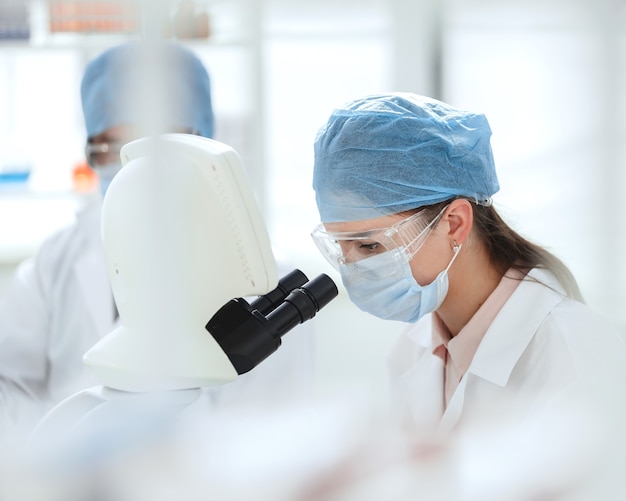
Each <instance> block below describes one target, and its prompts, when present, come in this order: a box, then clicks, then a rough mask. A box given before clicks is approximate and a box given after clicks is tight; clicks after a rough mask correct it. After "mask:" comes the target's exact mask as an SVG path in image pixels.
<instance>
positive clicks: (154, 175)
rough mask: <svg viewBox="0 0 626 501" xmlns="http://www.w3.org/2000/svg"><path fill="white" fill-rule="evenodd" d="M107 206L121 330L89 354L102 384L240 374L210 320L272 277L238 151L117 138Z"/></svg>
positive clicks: (148, 386)
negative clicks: (117, 167) (119, 144)
mask: <svg viewBox="0 0 626 501" xmlns="http://www.w3.org/2000/svg"><path fill="white" fill-rule="evenodd" d="M121 158H122V164H123V165H124V167H123V168H122V170H121V171H120V172H119V173H118V174H117V175H116V176H115V178H114V179H113V182H112V183H111V185H110V187H109V188H108V190H107V194H106V197H105V200H104V205H103V209H102V238H103V241H104V246H105V252H106V260H107V268H108V276H109V280H110V282H111V287H112V289H113V296H114V298H115V303H116V305H117V308H118V311H119V315H120V319H121V324H122V325H121V326H120V327H118V328H117V329H116V330H115V331H113V332H112V333H111V334H109V335H108V336H107V337H105V338H104V339H102V340H101V341H100V342H99V343H97V344H96V345H95V346H94V347H93V348H92V349H91V350H89V351H88V352H87V353H86V354H85V357H84V361H85V363H86V364H87V365H88V366H90V367H91V368H92V369H93V370H94V372H95V374H96V376H97V378H98V379H99V380H100V381H101V382H102V384H104V385H105V386H109V387H112V388H116V389H120V390H126V391H152V390H179V389H184V388H196V387H201V386H207V385H213V384H219V383H224V382H227V381H231V380H233V379H235V378H236V376H237V372H236V371H235V369H234V368H233V366H232V364H231V363H230V361H229V359H228V357H227V356H226V354H225V353H224V352H223V351H222V350H221V349H220V347H219V345H218V344H217V342H216V341H215V339H214V338H213V337H212V336H211V335H210V334H209V333H208V332H207V330H206V329H205V325H206V323H207V321H208V320H209V319H210V318H211V317H212V316H213V315H214V314H215V313H216V312H217V310H218V309H219V308H220V307H221V306H222V305H224V304H225V303H226V302H227V301H229V300H230V299H232V298H234V297H237V296H251V295H257V294H264V293H266V292H268V291H269V290H270V289H273V288H274V287H276V285H277V283H278V277H277V271H276V263H275V260H274V256H273V254H272V250H271V246H270V240H269V237H268V235H267V231H266V228H265V224H264V222H263V220H262V218H261V216H260V213H259V210H258V209H257V205H256V202H255V199H254V196H253V194H252V191H251V189H250V187H249V185H248V182H247V180H246V177H245V175H244V172H243V168H242V165H241V162H240V160H239V157H238V156H237V154H236V153H235V152H234V150H232V149H231V148H229V147H228V146H226V145H224V144H222V143H220V142H218V141H214V140H211V139H207V138H203V137H199V136H191V135H185V134H169V135H164V136H160V137H157V138H144V139H141V140H138V141H135V142H132V143H129V144H127V145H125V146H124V148H123V149H122V152H121Z"/></svg>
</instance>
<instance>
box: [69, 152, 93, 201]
mask: <svg viewBox="0 0 626 501" xmlns="http://www.w3.org/2000/svg"><path fill="white" fill-rule="evenodd" d="M97 185H98V175H97V174H96V173H95V172H94V171H93V170H92V169H91V167H89V165H88V164H87V162H85V161H84V160H83V161H82V162H79V163H77V164H76V165H75V166H74V168H73V169H72V187H73V189H74V191H77V192H80V193H89V192H91V191H93V190H95V189H96V186H97Z"/></svg>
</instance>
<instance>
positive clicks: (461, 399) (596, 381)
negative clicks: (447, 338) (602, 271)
mask: <svg viewBox="0 0 626 501" xmlns="http://www.w3.org/2000/svg"><path fill="white" fill-rule="evenodd" d="M538 281H539V282H542V283H544V284H547V285H549V286H550V287H552V288H550V287H546V286H545V285H543V284H542V283H538ZM555 289H556V290H555ZM559 290H561V287H560V286H559V285H558V283H557V282H556V280H555V278H554V277H553V276H552V275H551V274H550V273H548V272H546V271H544V270H539V269H534V270H532V271H531V272H530V273H529V277H528V278H527V279H525V280H524V281H522V282H521V283H520V285H519V286H518V288H517V289H516V290H515V292H514V293H513V295H512V296H511V297H510V298H509V300H508V301H507V302H506V303H505V305H504V306H503V308H502V309H501V311H500V312H499V313H498V315H497V316H496V318H495V319H494V321H493V323H492V324H491V326H490V327H489V329H488V330H487V333H486V334H485V336H484V338H483V340H482V341H481V343H480V345H479V347H478V350H477V351H476V354H475V355H474V358H473V360H472V362H471V365H470V367H469V369H468V371H467V373H466V374H465V375H464V376H463V378H462V379H461V381H460V384H459V386H458V388H457V389H456V391H455V393H454V395H453V396H452V398H451V400H450V402H449V404H448V406H447V407H446V408H445V410H444V391H443V384H444V381H443V362H442V360H441V359H440V358H439V357H437V356H435V355H433V353H432V346H431V322H432V319H431V318H430V315H428V316H426V317H425V318H423V319H421V320H420V321H419V322H418V323H417V324H415V325H414V326H412V327H411V328H410V329H408V330H407V331H406V332H405V333H403V334H402V335H401V337H400V338H399V340H398V342H397V344H396V345H395V346H394V348H393V350H392V353H391V354H390V357H389V369H390V374H391V381H392V388H393V394H394V398H395V403H396V404H397V405H398V409H399V411H400V412H401V413H403V418H405V419H406V418H408V420H409V423H411V424H413V425H415V426H416V427H417V428H418V429H419V430H420V431H423V432H429V431H432V430H438V431H439V432H449V431H451V430H453V429H454V428H456V427H457V425H460V423H461V422H462V421H463V419H462V418H464V417H465V416H480V418H481V419H484V418H486V419H489V418H491V419H495V420H497V419H498V415H497V413H498V412H500V411H504V410H506V411H507V412H508V413H509V415H517V416H519V415H521V414H523V413H528V412H532V411H533V410H534V411H538V409H540V408H541V407H542V406H545V405H553V404H554V403H555V402H557V401H559V399H569V398H572V397H575V398H576V399H578V398H581V399H586V400H580V401H579V402H576V403H581V405H583V407H584V406H585V405H587V404H591V405H592V406H595V405H596V404H597V405H599V406H602V405H606V406H607V407H606V408H605V409H599V408H598V409H597V410H598V412H599V413H601V414H602V413H604V412H611V413H612V412H613V410H614V409H615V410H617V411H619V412H623V410H624V407H625V404H624V400H625V398H626V397H625V393H624V390H623V389H624V387H625V386H626V376H625V369H626V348H625V346H624V343H623V341H622V339H621V335H620V333H619V332H618V331H616V330H615V329H614V328H613V327H611V326H610V325H609V324H608V323H607V322H606V321H604V320H603V319H602V318H601V317H600V316H598V315H597V314H596V313H594V312H593V311H592V310H591V309H590V308H588V307H587V306H585V305H584V304H582V303H579V302H577V301H574V300H572V299H569V298H566V297H565V296H564V295H563V294H562V293H561V292H557V291H559ZM572 403H573V402H572V401H568V404H572ZM587 408H588V407H587ZM609 408H610V409H611V410H608V409H609Z"/></svg>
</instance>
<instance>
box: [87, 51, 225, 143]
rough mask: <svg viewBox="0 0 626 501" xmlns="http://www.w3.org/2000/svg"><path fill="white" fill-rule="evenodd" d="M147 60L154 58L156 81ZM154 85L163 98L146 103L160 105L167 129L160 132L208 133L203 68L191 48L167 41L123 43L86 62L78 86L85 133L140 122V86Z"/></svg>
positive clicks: (142, 89)
mask: <svg viewBox="0 0 626 501" xmlns="http://www.w3.org/2000/svg"><path fill="white" fill-rule="evenodd" d="M147 62H153V63H158V67H159V68H160V71H159V73H158V76H159V78H158V81H152V82H151V81H149V80H147V79H146V77H145V70H146V68H147ZM156 66H157V65H155V67H156ZM148 86H149V87H150V89H147V87H148ZM154 86H158V88H159V89H161V90H162V92H163V94H162V98H161V99H158V102H154V103H148V105H149V106H158V107H160V108H159V111H162V112H163V114H164V117H165V120H166V121H167V123H166V124H164V125H165V126H166V127H167V128H168V129H169V130H163V131H159V132H172V131H173V130H174V128H176V129H191V130H192V131H194V132H195V133H197V134H199V135H201V136H205V137H212V136H213V109H212V106H211V85H210V80H209V75H208V73H207V70H206V68H205V67H204V66H203V64H202V62H201V61H200V59H198V58H197V57H196V56H195V54H194V53H193V52H191V51H190V50H188V49H186V48H184V47H182V46H180V45H179V44H176V43H172V42H158V43H154V44H150V45H149V44H147V43H142V42H130V43H126V44H124V45H120V46H117V47H114V48H112V49H109V50H107V51H105V52H103V53H102V54H100V55H99V56H98V57H96V58H95V59H94V60H92V61H91V62H90V63H89V64H88V65H87V68H86V70H85V74H84V76H83V80H82V83H81V89H80V90H81V99H82V105H83V114H84V116H85V125H86V127H87V136H88V137H93V136H95V135H98V134H100V133H102V132H104V131H105V130H107V129H109V128H111V127H113V126H117V125H122V124H139V123H141V120H142V118H144V116H143V115H142V112H145V109H146V108H145V103H142V102H141V101H142V100H141V96H142V92H144V93H145V91H146V90H152V88H153V87H154ZM142 106H143V107H142Z"/></svg>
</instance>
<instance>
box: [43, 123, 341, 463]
mask: <svg viewBox="0 0 626 501" xmlns="http://www.w3.org/2000/svg"><path fill="white" fill-rule="evenodd" d="M121 160H122V164H123V165H124V167H123V168H122V169H121V171H120V172H119V173H118V174H117V175H116V176H115V178H114V179H113V181H112V183H111V185H110V186H109V188H108V190H107V192H106V196H105V199H104V202H103V209H102V238H103V243H104V248H105V257H106V262H107V272H108V276H109V280H110V283H111V287H112V291H113V296H114V299H115V304H116V305H117V308H118V312H119V319H120V322H119V327H117V328H116V329H115V330H114V331H113V332H111V333H110V334H109V335H107V336H106V337H104V338H103V339H101V340H100V341H99V342H98V343H97V344H96V345H94V346H93V347H92V348H91V349H90V350H89V351H88V352H87V353H86V354H85V355H84V363H85V364H86V365H87V366H89V367H90V368H91V369H92V370H93V372H94V374H95V375H96V377H97V379H98V381H99V382H100V383H101V386H97V387H94V388H89V389H86V390H84V391H82V392H79V393H78V394H75V395H73V396H71V397H69V398H67V399H66V400H64V401H62V402H61V403H59V404H58V405H57V406H56V407H55V408H53V409H52V410H51V411H50V412H49V413H48V414H47V415H46V416H45V417H44V419H43V420H42V421H41V422H40V423H39V425H38V426H37V428H36V429H35V432H34V434H33V436H34V440H33V443H37V444H40V445H41V444H44V446H43V447H40V448H39V451H45V452H48V453H49V454H50V455H55V454H58V452H59V450H60V449H62V450H63V451H65V452H66V453H67V452H68V451H69V452H71V454H68V458H69V459H68V460H67V461H68V464H77V463H80V462H81V461H83V460H84V459H85V458H86V457H87V456H88V457H91V458H93V457H94V456H98V455H104V454H105V453H106V450H110V449H112V448H115V447H116V445H115V444H117V446H119V444H120V443H121V442H124V441H126V442H127V441H128V440H129V439H132V440H137V437H138V436H141V434H149V433H151V430H152V432H154V430H155V429H156V428H158V427H159V426H161V425H162V424H163V422H164V421H171V420H173V419H175V418H176V415H177V413H178V412H180V411H181V410H182V409H184V408H185V407H187V406H188V405H190V404H191V403H193V402H194V401H195V400H196V399H197V398H198V396H199V394H200V391H201V389H202V388H204V387H208V386H216V385H222V384H226V383H228V382H230V381H233V380H234V379H236V378H237V376H238V375H240V374H244V373H246V372H249V371H250V370H252V369H253V368H254V367H256V366H257V365H258V364H259V363H261V362H262V361H263V360H265V359H266V358H267V357H269V356H270V355H271V354H272V353H273V352H274V351H276V350H277V349H278V348H279V347H280V345H281V338H282V336H284V335H285V334H286V333H287V332H288V331H290V330H291V329H293V328H294V327H295V326H297V325H298V324H300V323H303V322H306V321H307V320H309V319H311V318H313V317H314V316H315V315H316V313H317V312H318V311H319V310H320V309H322V308H323V307H324V306H326V305H327V304H328V303H329V302H330V301H331V300H332V299H334V298H335V297H336V296H337V294H338V290H337V287H336V285H335V284H334V282H333V281H332V280H331V279H330V278H329V277H328V276H326V275H324V274H322V275H320V276H318V277H317V278H315V279H313V280H309V279H308V278H307V276H306V275H305V274H304V273H302V272H301V271H300V270H294V271H293V272H291V273H289V274H288V275H286V276H284V277H282V278H281V279H280V280H279V279H278V276H277V269H276V262H275V259H274V256H273V253H272V249H271V245H270V239H269V236H268V234H267V230H266V227H265V224H264V222H263V219H262V217H261V215H260V211H259V209H258V207H257V205H256V202H255V198H254V195H253V193H252V190H251V188H250V185H249V183H248V181H247V178H246V175H245V172H244V170H243V166H242V163H241V161H240V158H239V156H238V154H237V153H236V152H235V151H234V150H233V149H232V148H230V147H229V146H227V145H225V144H223V143H221V142H218V141H215V140H212V139H207V138H204V137H199V136H194V135H189V134H164V135H160V136H154V137H146V138H142V139H139V140H136V141H134V142H131V143H129V144H127V145H125V146H124V147H123V148H122V150H121ZM247 298H255V299H252V300H250V299H247ZM286 376H287V375H286ZM57 458H58V456H57Z"/></svg>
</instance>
